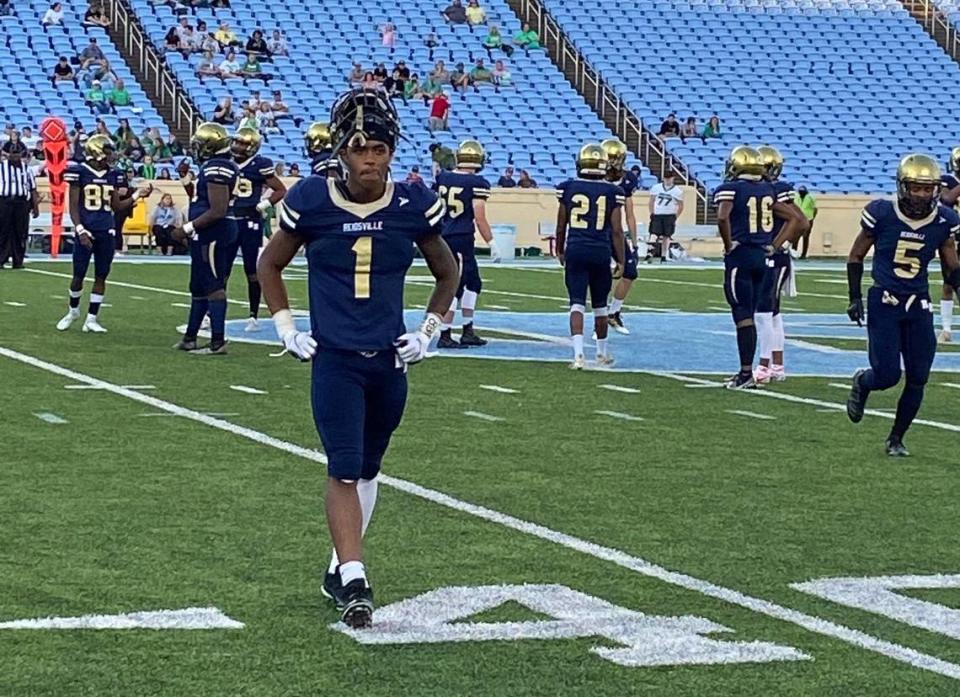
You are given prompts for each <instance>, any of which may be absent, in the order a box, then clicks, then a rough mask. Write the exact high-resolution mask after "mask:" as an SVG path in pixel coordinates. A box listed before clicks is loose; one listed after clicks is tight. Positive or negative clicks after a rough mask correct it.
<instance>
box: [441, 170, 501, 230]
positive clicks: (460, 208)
mask: <svg viewBox="0 0 960 697" xmlns="http://www.w3.org/2000/svg"><path fill="white" fill-rule="evenodd" d="M433 186H434V190H435V191H436V192H437V193H439V194H440V198H441V199H443V203H444V205H445V206H446V208H447V213H446V215H444V216H443V236H444V237H454V236H456V235H470V237H473V233H474V229H475V225H474V223H475V222H476V220H475V218H474V216H473V202H474V200H475V199H480V200H483V201H486V200H487V199H489V198H490V182H488V181H487V180H486V179H485V178H483V177H481V176H480V175H479V174H474V173H472V172H467V173H464V172H450V171H448V170H441V171H440V172H439V173H438V174H437V181H436V183H435V184H434V185H433Z"/></svg>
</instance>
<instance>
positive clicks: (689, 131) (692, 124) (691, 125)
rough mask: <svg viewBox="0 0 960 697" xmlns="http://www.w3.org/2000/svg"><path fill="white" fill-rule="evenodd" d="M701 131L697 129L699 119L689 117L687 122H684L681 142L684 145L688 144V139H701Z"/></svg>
mask: <svg viewBox="0 0 960 697" xmlns="http://www.w3.org/2000/svg"><path fill="white" fill-rule="evenodd" d="M699 137H700V129H699V128H698V127H697V117H696V116H688V117H687V120H686V121H684V122H683V125H682V126H681V127H680V141H681V142H683V143H686V142H687V138H699Z"/></svg>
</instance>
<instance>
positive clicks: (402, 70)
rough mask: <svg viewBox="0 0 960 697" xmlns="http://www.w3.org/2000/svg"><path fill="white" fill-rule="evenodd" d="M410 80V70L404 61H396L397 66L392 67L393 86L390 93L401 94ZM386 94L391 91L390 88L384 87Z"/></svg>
mask: <svg viewBox="0 0 960 697" xmlns="http://www.w3.org/2000/svg"><path fill="white" fill-rule="evenodd" d="M409 79H410V68H408V67H407V64H406V63H405V62H404V61H402V60H401V61H397V64H396V65H394V66H393V85H392V91H393V93H394V94H401V95H402V94H403V93H404V89H405V88H406V84H407V80H409ZM385 87H386V88H387V92H390V91H391V86H389V85H385Z"/></svg>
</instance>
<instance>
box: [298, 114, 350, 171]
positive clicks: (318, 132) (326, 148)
mask: <svg viewBox="0 0 960 697" xmlns="http://www.w3.org/2000/svg"><path fill="white" fill-rule="evenodd" d="M303 144H304V146H305V147H306V149H307V157H309V158H310V171H311V172H312V173H313V174H317V175H319V176H321V177H336V178H337V179H343V167H342V165H341V164H340V160H339V159H337V158H336V157H334V156H333V143H332V142H331V139H330V126H329V125H328V124H325V123H322V122H320V121H315V122H314V123H312V124H310V128H308V129H307V132H306V134H305V135H304V136H303Z"/></svg>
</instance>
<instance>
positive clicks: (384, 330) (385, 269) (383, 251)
mask: <svg viewBox="0 0 960 697" xmlns="http://www.w3.org/2000/svg"><path fill="white" fill-rule="evenodd" d="M330 123H331V132H332V135H333V139H334V143H335V147H334V150H333V153H334V156H335V157H336V156H339V159H340V161H341V162H342V164H343V166H344V169H345V174H346V178H345V180H339V179H334V178H326V177H319V176H311V177H307V178H306V179H303V180H301V181H299V182H297V183H296V184H295V185H294V186H292V187H291V188H290V191H288V192H287V195H286V197H285V198H284V200H283V201H282V202H281V203H280V205H279V206H278V220H279V230H278V231H277V232H276V233H274V235H273V236H272V237H271V238H270V242H269V243H268V244H267V246H266V248H265V249H264V251H263V254H262V255H261V257H260V263H259V267H258V268H259V276H260V282H261V283H262V284H263V294H264V297H265V298H266V301H267V305H268V306H269V307H270V311H271V312H272V313H273V319H274V324H275V326H276V329H277V335H278V336H279V337H280V339H281V340H282V341H283V345H284V347H285V348H286V350H287V351H289V352H290V353H291V354H292V355H294V356H296V357H298V358H300V359H301V360H305V361H310V360H312V361H313V366H312V386H311V400H312V405H313V415H314V420H315V422H316V426H317V431H318V432H319V434H320V440H321V441H322V442H323V447H324V450H325V452H326V454H327V458H328V464H327V474H328V478H327V494H326V510H327V522H328V524H329V527H330V536H331V537H332V539H333V545H334V550H335V551H334V554H333V558H332V559H331V563H330V567H329V570H328V572H327V574H326V577H325V578H324V583H323V593H324V595H326V596H327V597H329V598H331V599H332V600H333V601H334V603H335V605H336V606H337V608H338V609H339V610H340V617H341V620H342V621H343V622H344V623H346V624H347V625H348V626H350V627H354V628H362V627H368V626H370V624H371V622H372V617H373V591H372V590H371V588H370V583H369V581H368V580H367V574H366V569H365V567H364V563H363V541H362V538H363V533H364V531H365V530H366V528H367V525H368V524H369V523H370V517H371V516H372V514H373V508H374V504H375V503H376V499H377V478H376V477H377V474H378V473H379V471H380V464H381V461H382V460H383V456H384V453H385V452H386V449H387V445H388V443H389V442H390V437H391V435H392V434H393V432H394V430H395V429H396V428H397V426H398V425H399V424H400V420H401V417H402V416H403V409H404V405H405V403H406V398H407V377H406V370H407V366H408V365H409V364H412V363H417V362H418V361H420V360H422V359H423V358H424V357H425V356H426V355H427V347H428V345H429V344H430V342H431V340H432V339H433V338H434V337H435V336H436V335H437V334H438V333H439V331H440V324H441V322H442V314H443V313H444V312H446V311H447V309H448V308H449V307H450V302H451V301H452V300H453V296H454V293H455V292H456V290H457V283H458V273H457V262H456V260H455V259H454V257H453V254H451V253H450V249H449V248H448V247H447V245H446V243H445V242H444V241H443V237H442V236H441V234H440V233H441V228H440V223H441V221H442V220H443V212H444V204H443V202H442V201H441V200H440V199H439V198H438V197H437V195H436V194H435V193H433V192H432V191H430V190H429V189H428V188H426V187H425V186H423V185H422V184H408V183H394V182H391V181H389V180H388V179H387V173H388V171H389V169H390V162H391V160H392V159H393V155H394V152H395V148H396V146H397V141H398V139H399V138H400V120H399V117H398V115H397V112H396V109H395V108H394V106H393V104H392V103H391V102H390V100H389V98H388V97H387V95H386V94H384V93H382V92H377V91H372V90H363V89H355V90H351V91H349V92H346V93H344V94H343V95H341V96H340V97H339V98H338V99H337V101H336V103H335V104H334V105H333V108H332V110H331V118H330ZM303 246H306V256H307V265H308V266H307V268H308V287H309V296H310V324H311V330H310V331H299V330H298V329H297V328H296V326H295V324H294V320H293V316H292V315H291V313H290V309H289V302H288V299H287V291H286V288H285V287H284V284H283V280H282V278H281V272H282V271H283V269H284V268H285V267H286V266H287V265H288V264H289V263H290V261H291V260H292V259H293V257H294V255H295V254H296V253H297V251H298V250H299V249H300V248H301V247H303ZM414 246H416V247H417V248H419V250H420V252H421V253H422V254H423V256H424V258H425V259H426V261H427V265H428V267H429V268H430V271H431V273H432V274H433V276H434V277H435V278H436V279H437V284H436V287H435V288H434V291H433V295H432V297H431V298H430V301H429V304H428V307H427V315H426V317H425V318H424V320H423V321H422V322H421V324H420V325H419V326H418V327H417V329H416V330H414V331H407V330H406V328H405V327H404V321H403V286H404V278H405V276H406V273H407V270H408V269H409V268H410V265H411V263H412V262H413V256H414Z"/></svg>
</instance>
